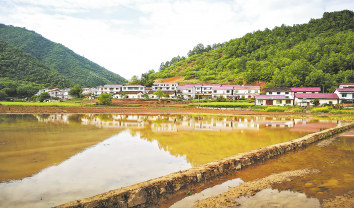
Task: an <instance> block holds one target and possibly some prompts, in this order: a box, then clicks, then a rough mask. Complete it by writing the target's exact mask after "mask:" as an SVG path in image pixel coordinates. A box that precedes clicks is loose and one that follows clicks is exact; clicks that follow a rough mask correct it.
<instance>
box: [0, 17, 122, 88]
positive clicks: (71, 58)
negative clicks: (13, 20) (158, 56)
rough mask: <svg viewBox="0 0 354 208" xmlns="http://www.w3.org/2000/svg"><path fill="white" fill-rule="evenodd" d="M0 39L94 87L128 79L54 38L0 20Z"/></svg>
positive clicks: (87, 85) (81, 82)
mask: <svg viewBox="0 0 354 208" xmlns="http://www.w3.org/2000/svg"><path fill="white" fill-rule="evenodd" d="M0 40H3V41H5V42H7V43H8V44H11V45H14V46H16V47H18V48H19V49H21V50H23V51H25V52H26V53H28V54H29V55H31V56H33V57H35V58H37V59H38V60H39V61H40V62H41V63H42V64H43V65H46V66H47V68H51V69H53V70H54V71H57V72H59V73H60V74H62V75H63V76H64V77H66V78H67V79H69V80H71V81H72V82H73V83H75V84H80V85H81V86H85V87H95V86H98V85H104V84H124V83H126V80H125V79H124V78H123V77H121V76H119V75H118V74H115V73H113V72H110V71H108V70H106V69H105V68H103V67H101V66H99V65H97V64H95V63H93V62H92V61H89V60H88V59H86V58H84V57H82V56H79V55H78V54H76V53H74V52H73V51H72V50H70V49H68V48H66V47H65V46H63V45H61V44H57V43H54V42H51V41H50V40H48V39H46V38H44V37H42V36H41V35H39V34H37V33H35V32H33V31H29V30H26V29H25V28H20V27H13V26H6V25H3V24H0Z"/></svg>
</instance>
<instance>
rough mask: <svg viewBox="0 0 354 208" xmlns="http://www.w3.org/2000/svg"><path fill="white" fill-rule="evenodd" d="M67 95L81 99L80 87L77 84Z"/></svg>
mask: <svg viewBox="0 0 354 208" xmlns="http://www.w3.org/2000/svg"><path fill="white" fill-rule="evenodd" d="M69 95H72V96H75V97H77V98H80V97H83V95H82V88H81V85H79V84H77V85H75V86H74V87H73V88H71V90H70V91H69Z"/></svg>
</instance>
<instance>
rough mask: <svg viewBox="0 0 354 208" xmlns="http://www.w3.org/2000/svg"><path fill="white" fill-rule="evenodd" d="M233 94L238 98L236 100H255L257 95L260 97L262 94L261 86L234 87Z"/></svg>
mask: <svg viewBox="0 0 354 208" xmlns="http://www.w3.org/2000/svg"><path fill="white" fill-rule="evenodd" d="M233 91H234V92H233V94H234V96H235V97H236V99H241V98H245V99H253V98H255V97H256V95H259V94H260V93H261V86H259V85H239V86H234V88H233Z"/></svg>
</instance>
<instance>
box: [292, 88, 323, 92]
mask: <svg viewBox="0 0 354 208" xmlns="http://www.w3.org/2000/svg"><path fill="white" fill-rule="evenodd" d="M291 91H293V92H321V88H320V87H298V88H291Z"/></svg>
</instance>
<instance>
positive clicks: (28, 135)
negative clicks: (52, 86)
mask: <svg viewBox="0 0 354 208" xmlns="http://www.w3.org/2000/svg"><path fill="white" fill-rule="evenodd" d="M340 124H341V123H340V122H339V121H335V120H311V119H291V118H272V117H234V116H232V117H221V116H198V115H191V116H184V115H174V116H147V115H114V114H112V115H111V114H101V115H100V114H98V115H92V114H90V115H89V114H86V115H83V114H81V115H79V114H71V115H68V114H55V115H0V132H1V134H0V164H1V166H0V180H1V183H0V190H1V191H0V207H24V206H26V207H48V206H55V205H59V204H62V203H65V202H68V201H72V200H76V199H81V198H84V197H89V196H93V195H96V194H99V193H102V192H106V191H109V190H112V189H117V188H120V187H125V186H129V185H132V184H135V183H138V182H142V181H146V180H149V179H151V178H156V177H159V176H163V175H167V174H169V173H171V172H176V171H179V170H184V169H188V168H190V167H192V166H195V165H198V164H203V163H206V162H210V161H213V160H217V159H221V158H224V157H227V156H230V155H234V154H237V153H240V152H246V151H249V150H252V149H257V148H260V147H264V146H267V145H271V144H275V143H280V142H284V141H289V140H292V139H295V138H298V137H301V136H303V135H305V134H308V133H310V132H316V131H320V130H321V129H324V128H331V127H334V126H337V125H340Z"/></svg>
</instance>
